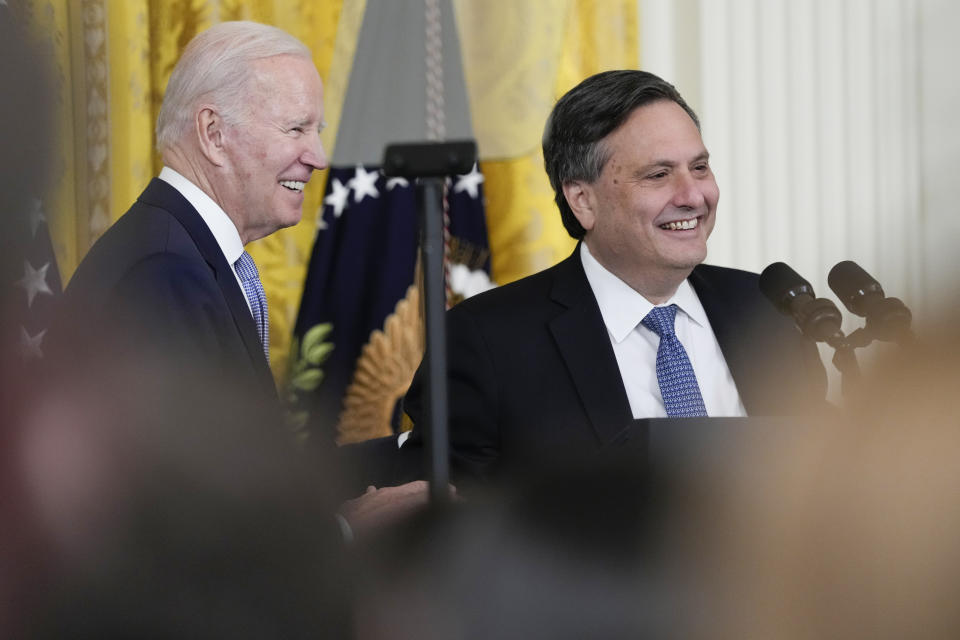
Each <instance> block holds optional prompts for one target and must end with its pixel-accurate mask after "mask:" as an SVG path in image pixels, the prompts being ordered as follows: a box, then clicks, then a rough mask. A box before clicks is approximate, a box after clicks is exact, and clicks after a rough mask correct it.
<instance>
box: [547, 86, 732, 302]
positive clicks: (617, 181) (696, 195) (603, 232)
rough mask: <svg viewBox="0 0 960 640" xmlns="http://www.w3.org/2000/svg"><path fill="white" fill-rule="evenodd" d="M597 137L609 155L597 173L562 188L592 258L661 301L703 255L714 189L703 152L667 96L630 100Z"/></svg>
mask: <svg viewBox="0 0 960 640" xmlns="http://www.w3.org/2000/svg"><path fill="white" fill-rule="evenodd" d="M602 144H603V145H604V146H605V149H606V151H607V153H608V155H609V157H608V159H607V162H606V164H605V165H604V167H603V171H601V173H600V177H599V178H597V180H595V181H594V182H592V183H587V182H583V181H573V182H571V183H569V184H567V185H564V194H565V195H566V197H567V201H568V202H569V203H570V206H571V208H572V209H573V212H574V214H575V215H576V216H577V219H578V220H579V221H580V224H581V225H583V228H584V229H586V235H585V236H584V242H585V243H586V245H587V248H588V249H589V250H590V253H591V254H592V255H593V256H594V257H595V258H596V259H597V261H598V262H600V264H602V265H603V266H604V267H606V269H607V270H609V271H610V272H612V273H614V274H615V275H617V276H618V277H619V278H620V279H621V280H623V281H624V282H626V283H627V284H629V285H630V286H631V287H633V288H634V289H635V290H637V291H638V292H639V293H641V294H642V295H644V296H645V297H646V298H647V299H648V300H650V301H651V302H655V303H657V302H662V301H664V300H666V299H667V298H669V297H670V296H671V295H673V293H674V292H675V291H676V289H677V287H678V286H680V283H681V282H682V281H683V280H684V279H685V278H686V277H687V276H688V275H690V271H691V270H692V269H693V267H695V266H696V265H698V264H700V263H701V262H702V261H703V260H704V258H706V255H707V238H708V237H709V236H710V232H711V231H712V230H713V224H714V218H715V214H716V209H717V200H718V199H719V197H720V192H719V189H718V187H717V182H716V180H715V179H714V177H713V172H712V171H711V169H710V164H709V154H708V153H707V149H706V147H704V145H703V139H702V138H701V137H700V131H699V130H698V129H697V126H696V125H695V124H694V122H693V120H691V118H690V116H689V115H687V113H686V112H685V111H684V110H683V108H682V107H681V106H680V105H678V104H677V103H675V102H671V101H669V100H661V101H657V102H653V103H651V104H647V105H644V106H642V107H639V108H637V109H636V110H634V111H633V113H631V114H630V116H629V117H628V118H627V119H626V120H625V121H624V123H623V124H622V125H621V126H620V127H619V128H617V129H616V130H614V131H613V133H611V134H610V135H608V136H607V137H606V138H605V139H604V140H603V142H602Z"/></svg>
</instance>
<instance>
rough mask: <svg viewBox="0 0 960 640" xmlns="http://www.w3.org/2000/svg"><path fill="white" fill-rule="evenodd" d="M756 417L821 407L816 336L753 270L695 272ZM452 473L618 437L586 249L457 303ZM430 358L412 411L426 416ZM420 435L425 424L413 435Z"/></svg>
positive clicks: (614, 380)
mask: <svg viewBox="0 0 960 640" xmlns="http://www.w3.org/2000/svg"><path fill="white" fill-rule="evenodd" d="M689 279H690V282H691V283H692V284H693V287H694V289H695V290H696V292H697V295H698V296H699V298H700V301H701V303H702V304H703V307H704V310H705V311H706V313H707V316H708V317H709V319H710V324H711V325H712V327H713V331H714V333H715V335H716V337H717V341H718V342H719V344H720V348H721V350H722V351H723V354H724V358H725V359H726V361H727V365H728V367H729V368H730V372H731V374H732V375H733V379H734V381H735V382H736V385H737V389H738V391H739V393H740V397H741V399H742V401H743V404H744V407H745V408H746V410H747V413H748V414H749V415H792V414H795V413H798V412H799V411H801V410H802V409H803V408H804V407H805V406H809V405H810V403H815V404H817V406H822V403H823V398H824V395H825V389H826V377H825V373H824V369H823V365H822V363H821V362H820V358H819V355H818V352H817V350H816V347H815V345H814V344H813V343H812V342H810V341H808V340H805V339H804V338H802V336H801V335H800V333H799V332H798V331H797V330H796V329H795V328H794V327H793V324H792V322H791V321H790V320H789V319H788V318H787V317H785V316H782V315H780V314H779V313H778V312H777V311H776V310H775V309H774V308H773V306H772V305H771V304H770V303H769V302H767V301H766V300H765V299H763V298H762V296H761V293H760V290H759V288H758V284H757V282H758V276H757V275H756V274H753V273H748V272H745V271H739V270H735V269H726V268H720V267H712V266H707V265H700V266H698V267H696V268H695V269H694V270H693V272H692V273H691V275H690V278H689ZM447 332H448V336H447V339H448V361H449V376H448V380H449V406H450V442H451V455H452V464H453V467H454V471H455V472H457V471H460V472H464V471H465V472H466V473H467V474H469V475H479V476H489V475H492V474H493V473H494V472H495V471H496V470H497V469H498V468H512V469H520V468H523V467H524V466H528V465H530V464H532V463H535V462H537V461H538V460H544V459H552V458H555V457H561V456H567V455H569V454H571V453H577V452H584V451H598V450H601V449H604V448H605V447H608V446H610V445H614V444H616V443H617V440H618V438H620V437H621V436H622V434H623V432H624V429H625V428H626V427H627V425H628V424H629V423H630V422H631V420H632V414H631V411H630V405H629V402H628V400H627V395H626V391H625V390H624V386H623V382H622V380H621V377H620V370H619V367H618V365H617V361H616V358H615V356H614V353H613V348H612V346H611V344H610V339H609V337H608V335H607V331H606V326H605V325H604V323H603V318H602V316H601V314H600V308H599V307H598V305H597V301H596V298H595V297H594V295H593V291H592V289H591V288H590V285H589V283H588V281H587V278H586V275H585V274H584V271H583V265H582V263H581V259H580V255H579V250H577V251H575V252H574V253H573V255H572V256H570V257H569V258H567V259H566V260H564V261H563V262H561V263H559V264H558V265H556V266H554V267H552V268H550V269H547V270H545V271H542V272H540V273H538V274H535V275H533V276H530V277H528V278H524V279H522V280H519V281H517V282H514V283H512V284H508V285H506V286H503V287H500V288H498V289H494V290H492V291H489V292H487V293H484V294H481V295H478V296H475V297H473V298H470V299H468V300H465V301H464V302H462V303H460V304H459V305H457V306H456V307H454V308H453V309H451V310H450V311H448V312H447ZM422 377H423V372H422V368H421V370H420V371H418V372H417V375H416V376H415V378H414V382H413V384H412V386H411V388H410V391H409V393H408V394H407V397H406V399H405V403H404V410H405V411H406V413H407V414H408V415H409V416H410V417H411V418H412V419H413V421H414V424H415V425H417V424H420V421H421V418H422V412H423V409H422V404H421V398H420V394H421V387H422V383H421V380H422ZM418 441H419V434H418V433H417V429H415V433H414V438H413V440H412V444H413V445H414V446H416V444H417V443H418Z"/></svg>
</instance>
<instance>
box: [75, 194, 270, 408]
mask: <svg viewBox="0 0 960 640" xmlns="http://www.w3.org/2000/svg"><path fill="white" fill-rule="evenodd" d="M64 308H65V309H66V310H67V313H66V314H65V315H64V317H63V318H62V319H61V327H60V330H59V335H58V336H57V342H58V343H59V344H58V346H59V348H66V349H69V350H71V351H73V353H74V354H75V355H76V354H77V353H81V357H95V356H96V353H97V351H99V350H101V349H103V348H104V347H107V348H113V349H121V350H125V351H127V352H128V353H134V354H140V353H142V354H144V355H147V354H148V353H149V351H150V349H156V350H157V351H156V352H155V354H156V355H167V356H169V355H170V354H171V353H174V352H175V353H177V354H179V355H181V356H183V357H186V358H194V359H195V362H196V363H197V364H198V365H201V366H203V367H205V368H206V369H207V370H208V371H210V372H213V373H215V374H225V375H226V376H228V377H229V378H232V379H234V380H236V381H239V382H241V383H243V384H245V385H246V387H247V388H246V390H247V391H251V392H257V393H262V394H264V396H265V397H266V398H269V399H270V400H271V401H272V402H274V403H276V398H277V394H276V387H275V386H274V381H273V376H272V374H271V372H270V368H269V365H268V364H267V360H266V357H265V356H264V353H263V348H262V346H261V344H260V340H259V338H258V337H257V329H256V324H255V322H254V320H253V316H252V315H251V313H250V309H249V307H248V306H247V302H246V299H245V298H244V295H243V292H242V291H241V289H240V285H239V284H238V283H237V280H236V277H235V276H234V272H233V268H232V266H231V265H229V264H228V263H227V260H226V258H225V257H224V255H223V252H222V250H221V249H220V247H219V245H218V244H217V242H216V240H215V238H214V237H213V234H212V233H211V232H210V229H209V228H208V227H207V225H206V223H205V222H204V221H203V219H202V218H201V217H200V214H199V213H197V211H196V209H194V208H193V206H192V205H191V204H190V203H189V202H188V201H187V200H186V198H184V197H183V196H182V195H181V194H180V192H179V191H177V190H176V189H174V188H173V187H172V186H170V185H169V184H167V183H166V182H164V181H163V180H160V179H157V178H155V179H154V180H152V181H151V182H150V184H149V185H148V186H147V188H146V189H145V190H144V192H143V193H142V194H141V195H140V197H139V198H138V199H137V201H136V202H135V203H134V204H133V206H132V207H130V210H129V211H127V212H126V213H125V214H124V215H123V216H122V217H121V218H120V219H119V220H118V221H117V222H116V224H114V225H113V226H112V227H111V228H110V229H108V230H107V232H106V233H105V234H104V235H103V236H102V237H101V238H100V239H99V240H98V241H97V242H96V243H95V244H94V246H93V247H92V248H91V249H90V251H89V253H88V254H87V256H86V257H85V258H84V259H83V261H82V263H81V264H80V266H79V267H78V268H77V271H76V273H75V274H74V276H73V278H72V279H71V281H70V284H69V286H68V287H67V290H66V292H65V298H64ZM171 350H174V351H171Z"/></svg>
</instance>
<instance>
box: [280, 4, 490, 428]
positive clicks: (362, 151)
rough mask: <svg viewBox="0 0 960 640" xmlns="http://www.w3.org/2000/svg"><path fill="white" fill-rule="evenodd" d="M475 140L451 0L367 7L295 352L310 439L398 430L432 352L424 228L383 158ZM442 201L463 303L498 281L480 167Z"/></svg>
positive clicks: (292, 379)
mask: <svg viewBox="0 0 960 640" xmlns="http://www.w3.org/2000/svg"><path fill="white" fill-rule="evenodd" d="M425 6H426V10H425ZM471 137H472V127H471V125H470V118H469V110H468V106H467V97H466V86H465V82H464V79H463V70H462V66H461V62H460V50H459V41H458V38H457V33H456V30H455V25H454V19H453V15H452V9H451V6H450V2H449V0H432V2H431V1H428V2H426V3H425V2H424V0H403V1H398V2H390V3H368V4H367V8H366V12H365V14H364V17H363V23H362V25H361V29H360V33H359V36H358V42H357V50H356V54H355V56H354V62H353V67H352V69H351V72H350V80H349V84H348V86H347V91H346V96H345V99H344V105H343V115H342V117H341V120H340V125H339V130H338V132H337V142H336V146H335V149H334V152H333V154H332V161H331V168H330V171H329V174H328V177H327V185H326V191H325V195H324V199H323V206H322V207H321V209H320V211H319V212H318V223H317V226H318V231H317V237H316V241H315V243H314V247H313V251H312V255H311V259H310V265H309V268H308V271H307V277H306V282H305V286H304V293H303V298H302V302H301V306H300V311H299V314H298V318H297V323H296V328H295V336H294V341H293V348H294V350H295V351H296V353H293V354H292V355H291V363H292V367H293V368H292V370H291V374H290V376H289V385H288V386H289V394H288V399H290V400H292V401H293V402H294V403H295V404H296V405H297V407H298V408H299V409H300V410H302V411H304V412H306V413H307V414H308V415H309V419H308V422H307V426H306V430H307V432H308V433H309V434H310V437H311V438H321V439H324V440H326V439H330V438H335V439H337V441H339V442H341V443H346V442H357V441H361V440H365V439H369V438H373V437H379V436H385V435H390V434H391V433H393V432H395V431H396V430H398V429H399V428H400V426H401V414H400V411H399V403H398V400H400V398H401V397H402V395H403V393H404V392H405V391H406V388H407V386H409V383H410V380H411V379H412V377H413V373H414V371H415V369H416V367H417V365H418V364H419V362H420V359H421V357H422V351H423V328H422V324H423V322H422V318H421V311H420V292H419V290H418V288H417V285H416V282H415V272H416V269H417V254H418V246H419V243H418V235H419V221H418V209H417V197H416V192H415V185H413V184H411V183H410V181H408V180H406V179H404V178H387V177H385V176H384V175H383V173H382V172H381V170H380V169H381V163H382V158H383V151H384V148H385V147H386V145H387V144H389V143H392V142H409V141H418V140H426V139H444V138H446V139H463V138H471ZM446 203H447V212H448V217H447V221H446V230H447V232H448V237H449V242H448V243H447V257H448V260H447V266H448V274H447V276H448V277H447V283H448V290H450V291H451V293H452V299H453V300H456V299H459V298H461V297H464V296H466V295H468V294H471V293H475V292H476V291H478V290H482V289H484V288H489V286H491V284H490V280H489V271H490V255H489V245H488V241H487V229H486V222H485V217H484V204H483V175H482V174H481V173H480V171H479V169H478V168H477V167H474V168H473V170H472V171H471V172H469V173H468V174H465V175H459V176H450V177H449V178H448V181H447V189H446ZM318 328H320V329H318ZM321 371H322V374H321V373H320V372H321Z"/></svg>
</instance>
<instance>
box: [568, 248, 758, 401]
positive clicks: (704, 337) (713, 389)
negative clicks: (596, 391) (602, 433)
mask: <svg viewBox="0 0 960 640" xmlns="http://www.w3.org/2000/svg"><path fill="white" fill-rule="evenodd" d="M580 259H581V261H582V262H583V270H584V271H585V272H586V274H587V281H588V282H589V283H590V288H591V289H593V295H594V296H595V297H596V299H597V304H599V305H600V314H601V315H602V316H603V322H604V324H605V325H606V327H607V335H608V336H609V337H610V343H611V344H612V345H613V353H614V355H615V356H616V358H617V365H618V366H619V367H620V377H621V378H622V379H623V386H624V389H626V392H627V399H628V400H629V401H630V410H631V412H632V413H633V417H634V418H663V417H666V415H667V410H666V408H665V407H664V404H663V396H662V395H661V394H660V384H659V383H658V382H657V366H656V365H657V348H658V347H659V346H660V336H658V335H657V334H656V333H655V332H653V331H651V330H650V329H647V328H646V327H645V326H643V325H642V324H641V320H643V319H644V318H645V317H646V315H647V314H648V313H650V310H651V309H653V307H654V305H653V304H651V303H650V301H648V300H647V299H646V298H644V297H643V296H642V295H640V294H639V293H637V291H635V290H634V289H632V288H631V287H630V286H629V285H628V284H627V283H625V282H624V281H623V280H621V279H620V278H618V277H617V276H615V275H613V274H612V273H610V272H609V271H607V269H606V268H604V267H603V265H601V264H600V263H599V262H597V260H596V258H594V257H593V255H591V253H590V250H589V249H587V245H586V244H585V243H584V244H581V245H580ZM671 304H675V305H677V307H678V310H677V319H676V322H675V324H674V331H675V332H676V334H677V338H678V339H679V340H680V343H681V344H682V345H683V348H684V349H685V350H686V352H687V356H688V357H689V358H690V364H691V365H692V366H693V371H694V373H696V376H697V383H698V384H699V385H700V394H701V395H702V396H703V404H704V406H705V407H706V409H707V415H708V416H711V417H720V416H745V415H747V412H746V411H745V410H744V408H743V403H742V402H741V401H740V394H739V393H738V392H737V385H736V384H735V383H734V381H733V376H732V375H730V369H729V368H728V367H727V361H726V360H725V359H724V357H723V353H722V352H721V351H720V345H719V344H718V343H717V338H716V336H715V335H713V329H712V328H711V327H710V320H708V319H707V314H706V312H705V311H704V310H703V305H702V304H700V298H698V297H697V294H696V292H695V291H694V290H693V286H691V284H690V282H689V281H688V280H684V281H683V283H682V284H681V285H680V288H679V289H677V292H676V293H675V294H674V295H673V297H672V298H670V299H669V300H667V301H666V302H665V303H664V304H663V305H662V306H669V305H671Z"/></svg>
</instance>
